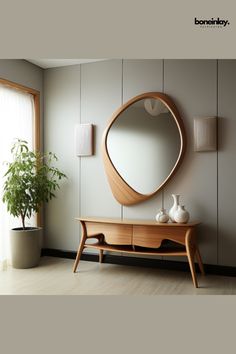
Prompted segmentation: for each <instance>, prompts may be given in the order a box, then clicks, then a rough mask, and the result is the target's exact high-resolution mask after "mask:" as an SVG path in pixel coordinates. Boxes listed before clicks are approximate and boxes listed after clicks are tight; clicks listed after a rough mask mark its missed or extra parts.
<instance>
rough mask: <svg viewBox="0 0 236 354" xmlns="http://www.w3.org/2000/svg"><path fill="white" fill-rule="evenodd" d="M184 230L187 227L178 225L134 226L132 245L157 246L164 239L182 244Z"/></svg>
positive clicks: (183, 241) (183, 242)
mask: <svg viewBox="0 0 236 354" xmlns="http://www.w3.org/2000/svg"><path fill="white" fill-rule="evenodd" d="M186 231H187V227H186V228H185V227H178V226H176V227H174V226H173V227H169V226H159V225H158V226H134V231H133V245H135V246H141V247H153V248H159V247H160V246H161V242H162V241H163V240H164V239H166V240H172V241H175V242H177V243H180V244H183V245H184V244H185V233H186Z"/></svg>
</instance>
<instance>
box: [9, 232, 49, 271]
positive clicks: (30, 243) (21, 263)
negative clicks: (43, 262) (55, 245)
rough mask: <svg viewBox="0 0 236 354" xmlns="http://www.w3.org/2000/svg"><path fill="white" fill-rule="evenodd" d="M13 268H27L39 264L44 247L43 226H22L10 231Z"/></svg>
mask: <svg viewBox="0 0 236 354" xmlns="http://www.w3.org/2000/svg"><path fill="white" fill-rule="evenodd" d="M10 243H11V257H12V258H11V260H12V266H13V268H18V269H25V268H32V267H36V266H37V265H38V264H39V260H40V255H41V248H42V228H40V227H37V228H36V227H35V228H26V229H25V230H23V229H22V228H16V229H12V230H11V231H10Z"/></svg>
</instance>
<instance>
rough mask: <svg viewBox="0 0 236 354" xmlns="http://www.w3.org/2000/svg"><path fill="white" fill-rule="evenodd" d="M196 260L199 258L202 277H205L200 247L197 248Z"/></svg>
mask: <svg viewBox="0 0 236 354" xmlns="http://www.w3.org/2000/svg"><path fill="white" fill-rule="evenodd" d="M196 258H197V262H198V265H199V268H200V272H201V273H202V275H205V271H204V267H203V263H202V258H201V255H200V252H199V249H198V247H197V246H196Z"/></svg>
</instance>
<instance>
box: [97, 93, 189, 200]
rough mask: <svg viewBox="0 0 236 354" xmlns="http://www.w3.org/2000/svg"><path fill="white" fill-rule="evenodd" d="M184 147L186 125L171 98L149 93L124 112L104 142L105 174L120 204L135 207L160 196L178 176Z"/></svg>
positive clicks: (127, 105)
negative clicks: (166, 185) (177, 170)
mask: <svg viewBox="0 0 236 354" xmlns="http://www.w3.org/2000/svg"><path fill="white" fill-rule="evenodd" d="M185 144H186V141H185V133H184V126H183V122H182V120H181V118H180V115H179V113H178V110H177V108H176V106H175V104H174V103H173V101H172V100H171V99H170V97H168V96H167V95H165V94H163V93H159V92H149V93H145V94H142V95H139V96H136V97H134V98H132V99H131V100H130V101H128V102H127V103H125V104H124V105H123V106H122V107H120V108H119V109H118V110H117V111H116V112H115V113H114V114H113V116H112V119H111V121H110V123H109V125H108V127H107V128H106V130H105V132H104V136H103V142H102V149H103V159H104V164H105V170H106V173H107V177H108V181H109V184H110V187H111V190H112V193H113V195H114V197H115V198H116V199H117V201H118V202H119V203H121V204H123V205H131V204H135V203H139V202H141V201H144V200H146V199H148V198H150V197H151V196H153V195H154V194H156V193H157V192H158V191H159V190H160V189H161V188H163V186H164V185H165V184H166V183H167V182H168V181H169V179H170V178H171V177H172V176H173V174H174V173H175V172H176V169H177V168H178V166H179V165H180V162H181V160H182V158H183V154H184V150H185Z"/></svg>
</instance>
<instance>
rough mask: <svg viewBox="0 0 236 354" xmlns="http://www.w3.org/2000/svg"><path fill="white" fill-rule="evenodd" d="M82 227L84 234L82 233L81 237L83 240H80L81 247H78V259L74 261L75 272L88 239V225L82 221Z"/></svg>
mask: <svg viewBox="0 0 236 354" xmlns="http://www.w3.org/2000/svg"><path fill="white" fill-rule="evenodd" d="M82 229H83V234H82V237H81V240H80V244H79V248H78V251H77V255H76V259H75V263H74V268H73V272H74V273H75V272H76V269H77V267H78V264H79V261H80V257H81V254H82V252H83V249H84V244H85V241H86V240H87V232H86V226H85V224H83V223H82Z"/></svg>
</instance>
